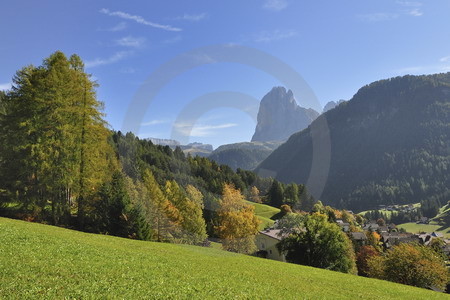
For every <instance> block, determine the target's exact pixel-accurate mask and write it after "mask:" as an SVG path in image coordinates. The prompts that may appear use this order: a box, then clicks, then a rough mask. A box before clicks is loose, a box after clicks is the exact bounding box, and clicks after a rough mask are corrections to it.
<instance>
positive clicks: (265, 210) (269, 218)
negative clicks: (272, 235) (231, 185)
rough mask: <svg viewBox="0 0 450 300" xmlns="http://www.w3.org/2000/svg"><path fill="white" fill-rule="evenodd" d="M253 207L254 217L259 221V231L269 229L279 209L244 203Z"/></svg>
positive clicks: (249, 202)
mask: <svg viewBox="0 0 450 300" xmlns="http://www.w3.org/2000/svg"><path fill="white" fill-rule="evenodd" d="M245 202H247V203H248V204H250V205H253V206H254V207H255V215H256V216H257V217H258V219H259V220H260V221H261V224H260V225H259V229H260V230H263V229H265V228H266V227H270V226H272V225H273V223H275V219H276V215H277V214H279V213H280V209H279V208H275V207H273V206H270V205H266V204H260V203H255V202H251V201H245Z"/></svg>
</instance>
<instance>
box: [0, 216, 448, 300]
mask: <svg viewBox="0 0 450 300" xmlns="http://www.w3.org/2000/svg"><path fill="white" fill-rule="evenodd" d="M64 298H68V299H69V298H70V299H93V298H95V299H99V298H101V299H383V300H384V299H447V298H450V297H447V295H444V294H440V293H436V292H432V291H428V290H424V289H419V288H414V287H409V286H404V285H399V284H394V283H390V282H384V281H379V280H374V279H367V278H362V277H357V276H353V275H347V274H341V273H337V272H331V271H326V270H321V269H315V268H310V267H304V266H299V265H292V264H287V263H281V262H277V261H270V260H266V259H261V258H256V257H250V256H245V255H239V254H234V253H229V252H225V251H222V250H217V249H212V248H202V247H196V246H183V245H174V244H163V243H153V242H143V241H135V240H129V239H123V238H117V237H111V236H105V235H95V234H87V233H82V232H78V231H73V230H68V229H63V228H58V227H53V226H48V225H42V224H36V223H29V222H24V221H17V220H11V219H5V218H0V299H64Z"/></svg>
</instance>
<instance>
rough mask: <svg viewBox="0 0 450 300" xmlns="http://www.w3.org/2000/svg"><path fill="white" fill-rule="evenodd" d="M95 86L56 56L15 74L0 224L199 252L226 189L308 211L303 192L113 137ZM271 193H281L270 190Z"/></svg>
mask: <svg viewBox="0 0 450 300" xmlns="http://www.w3.org/2000/svg"><path fill="white" fill-rule="evenodd" d="M96 88H97V84H96V82H94V81H93V80H92V79H91V76H90V75H89V74H87V73H85V71H84V65H83V62H82V61H81V59H80V58H79V57H78V56H77V55H72V56H70V57H66V56H65V55H64V54H63V53H62V52H55V53H54V54H52V55H51V56H50V57H48V58H47V59H45V60H44V61H43V64H42V65H41V66H38V67H35V66H27V67H24V68H22V69H21V70H19V71H17V73H16V75H15V76H14V78H13V88H12V89H11V90H9V91H7V92H6V93H5V94H4V93H1V94H0V96H1V101H0V108H1V109H0V141H1V144H2V147H1V149H0V183H1V186H0V214H1V215H2V216H9V217H15V218H21V219H27V220H30V221H37V222H44V223H49V224H54V225H59V226H64V227H70V228H76V229H79V230H83V231H88V232H95V233H105V234H111V235H117V236H123V237H130V238H136V239H143V240H154V241H166V242H176V243H189V244H203V243H204V242H205V240H206V238H207V237H208V236H209V237H213V236H216V234H217V232H216V230H215V228H216V227H217V222H218V216H217V211H218V209H219V204H220V199H221V196H222V192H223V190H224V187H225V185H227V186H232V187H234V188H235V189H237V190H238V191H239V192H240V193H242V195H243V196H244V197H245V198H247V199H250V200H252V199H255V200H257V201H258V202H263V203H267V204H271V205H274V206H278V207H280V206H281V205H282V204H285V203H289V204H290V205H291V206H292V207H295V208H297V209H305V210H306V209H309V208H311V207H312V205H313V204H314V199H313V198H312V197H311V196H310V195H309V194H308V192H307V190H306V188H305V187H304V186H303V185H297V184H291V185H285V184H281V183H279V182H277V181H274V180H273V179H271V178H261V177H259V176H257V175H256V174H255V173H253V172H251V171H244V170H241V169H238V170H237V171H236V172H235V171H233V170H232V169H231V168H230V167H228V166H226V165H220V164H218V163H216V162H214V161H211V160H209V159H207V158H202V157H192V156H190V155H185V154H184V153H183V151H182V150H181V149H180V148H176V149H174V150H172V149H171V148H169V147H168V146H159V145H154V144H153V143H152V142H151V141H149V140H145V139H139V138H137V137H136V136H135V135H134V134H133V133H121V132H117V131H113V130H111V129H110V128H109V126H108V124H107V123H106V122H105V120H104V114H103V113H102V111H103V103H101V102H100V101H98V100H97V96H96ZM274 187H276V188H277V189H280V191H281V193H273V192H271V191H272V190H273V188H274ZM283 190H286V191H290V192H288V193H283ZM292 191H293V192H292ZM255 193H256V194H255Z"/></svg>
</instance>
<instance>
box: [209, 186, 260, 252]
mask: <svg viewBox="0 0 450 300" xmlns="http://www.w3.org/2000/svg"><path fill="white" fill-rule="evenodd" d="M217 215H218V221H219V225H218V226H217V227H216V230H217V234H218V236H219V237H220V238H221V239H222V248H223V249H225V250H227V251H232V252H238V253H246V254H250V253H253V252H254V251H256V245H255V235H256V234H257V233H258V226H259V223H260V222H259V220H258V218H257V217H256V216H255V213H254V207H253V206H252V205H249V204H247V203H245V200H244V197H243V196H242V194H241V192H240V191H239V190H238V189H235V188H234V186H233V185H231V184H225V186H224V188H223V192H222V199H221V201H220V207H219V209H218V212H217Z"/></svg>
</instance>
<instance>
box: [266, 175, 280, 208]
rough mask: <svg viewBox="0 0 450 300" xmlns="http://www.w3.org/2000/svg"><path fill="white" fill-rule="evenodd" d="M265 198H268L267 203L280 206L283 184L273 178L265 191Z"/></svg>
mask: <svg viewBox="0 0 450 300" xmlns="http://www.w3.org/2000/svg"><path fill="white" fill-rule="evenodd" d="M267 198H268V200H269V204H270V205H272V206H274V207H280V206H281V205H282V204H283V199H284V196H283V186H282V185H281V183H280V182H279V181H278V180H276V179H274V180H273V183H272V186H271V187H270V189H269V192H268V193H267Z"/></svg>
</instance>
